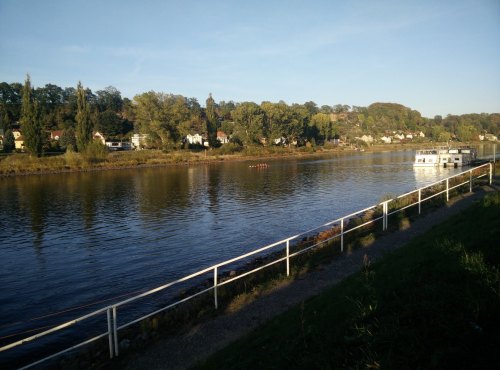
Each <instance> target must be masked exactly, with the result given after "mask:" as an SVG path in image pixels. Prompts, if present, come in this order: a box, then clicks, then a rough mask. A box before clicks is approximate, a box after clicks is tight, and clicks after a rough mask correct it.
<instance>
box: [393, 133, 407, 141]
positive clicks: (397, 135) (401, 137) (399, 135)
mask: <svg viewBox="0 0 500 370" xmlns="http://www.w3.org/2000/svg"><path fill="white" fill-rule="evenodd" d="M394 138H395V139H398V140H404V138H405V136H404V134H396V135H394Z"/></svg>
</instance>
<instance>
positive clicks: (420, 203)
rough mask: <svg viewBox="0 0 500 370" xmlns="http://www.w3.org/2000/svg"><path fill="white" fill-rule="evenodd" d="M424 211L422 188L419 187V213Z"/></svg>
mask: <svg viewBox="0 0 500 370" xmlns="http://www.w3.org/2000/svg"><path fill="white" fill-rule="evenodd" d="M421 212H422V189H418V214H420V213H421Z"/></svg>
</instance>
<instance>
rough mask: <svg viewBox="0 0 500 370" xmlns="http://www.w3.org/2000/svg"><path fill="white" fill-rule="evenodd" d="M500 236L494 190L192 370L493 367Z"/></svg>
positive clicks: (499, 338)
mask: <svg viewBox="0 0 500 370" xmlns="http://www.w3.org/2000/svg"><path fill="white" fill-rule="evenodd" d="M499 240H500V193H499V192H496V193H494V194H491V195H488V196H487V197H486V198H485V199H484V200H483V201H482V202H481V203H478V204H476V205H474V206H472V207H471V208H469V209H468V210H466V211H464V212H463V213H461V214H459V215H457V216H455V217H452V218H451V219H449V220H448V221H446V222H444V223H443V224H441V225H439V226H437V227H435V228H434V229H432V230H431V231H430V232H428V233H427V234H426V235H423V236H421V237H418V238H416V239H415V240H414V241H412V242H411V243H409V244H408V245H407V246H405V247H403V248H401V249H399V250H397V251H396V252H394V253H391V254H389V255H388V256H386V258H384V259H383V260H381V261H380V262H377V263H374V264H372V263H370V261H368V260H365V262H364V264H363V268H362V271H361V272H359V273H358V274H355V275H353V276H351V277H350V278H348V279H346V280H344V281H343V282H342V283H340V284H338V285H336V286H334V287H332V288H331V289H329V290H327V291H325V292H324V293H323V294H321V295H318V296H316V297H314V298H312V299H310V300H308V301H305V302H303V303H302V304H301V305H299V306H297V307H295V308H293V309H291V310H289V311H288V312H286V313H284V314H283V315H280V316H279V317H277V318H275V319H273V320H271V321H269V322H268V323H266V324H265V325H264V326H262V327H260V328H258V329H257V330H255V331H254V332H252V333H251V334H249V335H248V336H246V337H244V338H242V339H241V340H239V341H237V342H235V343H234V344H233V345H231V346H229V347H228V348H226V349H224V350H222V351H221V352H219V353H217V354H215V355H214V356H213V357H211V358H210V359H209V360H208V361H206V362H205V363H204V364H201V365H199V367H198V368H199V369H251V368H269V369H281V368H290V369H333V368H348V369H378V368H383V369H409V368H411V369H432V368H435V369H443V368H444V369H472V368H474V369H478V368H496V367H497V366H498V362H499V361H500V355H499V352H498V348H500V316H499V312H500V270H499V265H500V264H499V263H500V245H499V242H498V241H499Z"/></svg>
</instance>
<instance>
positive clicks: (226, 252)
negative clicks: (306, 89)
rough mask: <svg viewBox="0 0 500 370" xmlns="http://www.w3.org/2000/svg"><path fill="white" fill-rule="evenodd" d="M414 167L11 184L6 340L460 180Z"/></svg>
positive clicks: (324, 166) (331, 164) (3, 274)
mask: <svg viewBox="0 0 500 370" xmlns="http://www.w3.org/2000/svg"><path fill="white" fill-rule="evenodd" d="M413 157H414V152H413V151H397V152H379V153H370V152H366V153H351V154H337V155H330V156H327V157H313V158H308V159H286V160H272V161H268V164H269V167H267V168H262V169H256V168H249V165H250V164H252V163H253V162H227V163H224V162H222V163H214V164H205V165H195V166H170V167H162V168H142V169H133V170H117V171H102V172H89V173H71V174H57V175H47V176H20V177H14V178H2V179H0V195H1V197H0V260H1V261H2V262H1V263H2V268H1V270H0V338H2V337H5V336H7V335H10V334H13V333H17V332H22V331H25V330H27V329H30V328H36V327H40V326H43V324H46V322H44V321H43V320H42V321H40V320H33V321H30V320H31V319H36V318H38V317H40V316H45V315H48V314H52V313H56V312H61V311H63V310H66V309H68V308H72V307H76V306H82V305H87V304H89V303H95V302H99V301H102V300H105V299H108V298H110V297H118V296H122V295H124V294H127V293H130V292H134V291H137V290H141V289H144V288H152V287H154V286H155V285H159V284H163V283H165V282H168V281H170V280H172V279H175V278H178V277H181V276H184V275H186V274H187V273H189V272H193V271H197V270H199V269H201V268H203V267H208V266H210V265H212V264H214V263H216V262H220V261H223V260H225V259H228V258H230V257H234V256H237V255H240V254H242V253H244V252H247V251H249V250H252V249H254V248H256V247H259V246H263V245H265V244H267V243H271V242H274V241H277V240H280V239H282V238H284V237H287V236H290V235H293V234H296V233H298V232H301V231H305V230H307V229H309V228H311V227H314V226H317V225H319V224H323V223H325V222H327V221H329V220H333V219H335V218H338V217H340V216H342V215H345V214H348V213H351V212H353V211H356V210H359V209H361V208H365V207H367V206H370V205H372V204H375V203H377V202H378V201H380V199H381V198H382V196H384V195H386V194H388V193H391V194H400V193H403V192H407V191H409V190H413V189H415V188H416V187H420V186H422V185H425V184H427V183H430V182H433V181H435V180H437V179H439V178H444V177H447V176H450V175H451V174H453V173H456V172H459V171H461V169H436V170H434V169H433V171H428V170H426V171H418V170H414V169H413V166H412V163H413ZM108 303H109V301H108ZM103 305H105V303H102V304H101V305H99V304H97V305H94V306H89V307H87V308H86V309H87V311H88V310H94V309H97V308H99V307H101V306H103ZM79 314H81V312H80V311H71V312H70V313H67V314H65V315H64V316H60V317H59V318H58V317H57V316H56V318H55V322H60V320H62V319H63V318H64V319H67V318H68V317H75V316H76V315H79ZM18 338H19V337H9V338H3V340H2V343H4V344H5V343H9V342H11V341H13V340H15V339H18Z"/></svg>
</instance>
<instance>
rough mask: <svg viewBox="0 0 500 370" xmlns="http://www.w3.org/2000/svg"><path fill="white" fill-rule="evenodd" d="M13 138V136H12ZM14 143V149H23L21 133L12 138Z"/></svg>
mask: <svg viewBox="0 0 500 370" xmlns="http://www.w3.org/2000/svg"><path fill="white" fill-rule="evenodd" d="M14 138H15V136H14ZM14 145H15V148H16V150H20V151H22V152H23V151H24V137H23V136H22V135H19V136H18V137H17V138H15V139H14Z"/></svg>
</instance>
